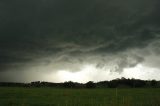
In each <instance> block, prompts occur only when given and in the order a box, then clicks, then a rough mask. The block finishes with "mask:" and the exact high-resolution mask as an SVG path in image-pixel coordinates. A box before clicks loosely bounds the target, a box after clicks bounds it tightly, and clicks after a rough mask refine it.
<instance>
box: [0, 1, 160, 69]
mask: <svg viewBox="0 0 160 106" xmlns="http://www.w3.org/2000/svg"><path fill="white" fill-rule="evenodd" d="M159 10H160V2H159V0H134V1H133V0H34V1H27V0H14V1H12V0H10V1H5V0H1V1H0V23H1V24H0V67H1V68H0V71H3V70H6V69H10V70H11V69H12V68H13V67H14V66H15V67H23V66H25V65H26V64H31V63H34V64H35V63H37V62H40V64H41V61H42V63H45V64H51V63H56V62H57V64H59V65H58V66H56V67H61V66H62V65H61V64H63V65H64V63H67V65H66V67H67V66H68V65H70V66H72V64H70V63H73V64H74V63H76V65H75V67H76V66H77V64H79V63H85V61H88V62H91V61H93V58H94V59H95V63H96V61H97V62H98V63H97V66H98V67H101V65H102V64H104V63H105V62H106V60H105V61H103V63H102V61H101V59H102V58H105V56H106V54H115V55H116V54H117V53H119V52H124V51H125V50H128V49H134V48H144V47H146V46H148V45H149V44H150V43H151V42H154V41H155V40H157V39H159V38H160V35H159V34H160V20H159V19H160V15H159ZM157 47H158V46H157ZM155 51H156V50H155ZM97 55H98V56H97ZM99 55H100V56H99ZM89 56H92V57H93V58H92V59H90V58H87V57H89ZM118 56H119V55H118ZM116 57H117V56H116ZM40 58H44V59H42V60H41V59H40ZM117 58H118V57H117ZM142 58H143V57H138V56H134V59H136V60H135V61H134V62H133V63H128V62H130V61H128V60H126V58H125V57H124V58H123V60H122V62H119V63H117V64H119V66H118V67H120V68H118V70H122V69H123V68H124V67H128V65H129V67H133V66H135V65H136V64H138V62H142V61H143V59H142ZM87 59H88V60H87ZM134 59H132V60H134ZM102 60H103V59H102ZM99 61H100V63H99ZM102 66H103V65H102Z"/></svg>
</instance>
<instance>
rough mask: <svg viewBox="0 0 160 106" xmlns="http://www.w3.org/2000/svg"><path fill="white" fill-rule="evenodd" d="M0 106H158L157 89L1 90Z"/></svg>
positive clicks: (159, 102)
mask: <svg viewBox="0 0 160 106" xmlns="http://www.w3.org/2000/svg"><path fill="white" fill-rule="evenodd" d="M0 106H160V89H158V88H155V89H151V88H148V89H147V88H144V89H142V88H141V89H131V88H130V89H117V90H116V89H55V88H14V87H11V88H10V87H8V88H7V87H2V88H0Z"/></svg>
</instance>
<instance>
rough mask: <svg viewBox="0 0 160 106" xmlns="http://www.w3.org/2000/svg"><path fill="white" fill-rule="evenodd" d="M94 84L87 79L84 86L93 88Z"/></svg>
mask: <svg viewBox="0 0 160 106" xmlns="http://www.w3.org/2000/svg"><path fill="white" fill-rule="evenodd" d="M95 87H96V84H95V83H94V82H93V81H89V82H87V83H86V88H95Z"/></svg>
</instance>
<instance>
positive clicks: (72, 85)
mask: <svg viewBox="0 0 160 106" xmlns="http://www.w3.org/2000/svg"><path fill="white" fill-rule="evenodd" d="M63 87H65V88H74V87H75V83H74V82H72V81H68V82H64V83H63Z"/></svg>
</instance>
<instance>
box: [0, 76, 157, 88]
mask: <svg viewBox="0 0 160 106" xmlns="http://www.w3.org/2000/svg"><path fill="white" fill-rule="evenodd" d="M0 86H1V87H53V88H160V81H156V80H140V79H133V78H132V79H129V78H128V79H127V78H124V77H122V78H117V79H114V80H111V81H99V82H93V81H89V82H87V83H78V82H72V81H67V82H63V83H53V82H44V81H35V82H31V83H13V82H0Z"/></svg>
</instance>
